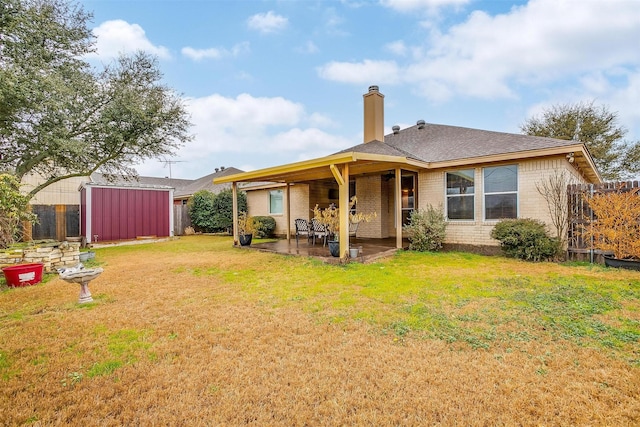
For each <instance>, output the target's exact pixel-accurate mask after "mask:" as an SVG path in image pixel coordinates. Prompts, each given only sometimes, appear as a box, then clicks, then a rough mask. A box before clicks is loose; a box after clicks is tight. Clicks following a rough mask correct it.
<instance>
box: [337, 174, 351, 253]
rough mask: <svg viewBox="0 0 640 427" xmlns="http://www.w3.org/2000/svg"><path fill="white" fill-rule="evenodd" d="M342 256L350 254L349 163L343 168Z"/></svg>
mask: <svg viewBox="0 0 640 427" xmlns="http://www.w3.org/2000/svg"><path fill="white" fill-rule="evenodd" d="M339 188H340V190H339V197H340V258H341V259H345V258H347V256H348V254H349V164H348V163H345V165H344V167H343V168H342V184H340V187H339Z"/></svg>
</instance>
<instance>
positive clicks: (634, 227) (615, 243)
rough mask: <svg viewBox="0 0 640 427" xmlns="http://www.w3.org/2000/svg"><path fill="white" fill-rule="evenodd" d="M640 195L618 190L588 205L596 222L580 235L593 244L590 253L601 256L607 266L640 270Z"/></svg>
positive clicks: (584, 229) (599, 197) (592, 222)
mask: <svg viewBox="0 0 640 427" xmlns="http://www.w3.org/2000/svg"><path fill="white" fill-rule="evenodd" d="M639 191H640V189H639V188H636V189H633V190H630V191H622V188H619V189H618V190H617V191H615V192H609V193H600V194H596V195H595V196H593V197H592V198H591V199H589V200H588V201H587V202H588V204H589V206H590V207H591V210H592V211H593V214H594V217H595V219H594V220H593V221H591V222H590V223H589V224H588V225H585V226H584V227H583V235H584V236H585V237H587V238H588V239H590V240H591V241H592V248H593V249H598V250H600V251H602V252H603V253H604V259H605V264H606V265H608V266H611V267H624V268H630V269H633V270H640V194H638V192H639ZM607 253H608V254H611V253H613V257H611V256H610V255H607Z"/></svg>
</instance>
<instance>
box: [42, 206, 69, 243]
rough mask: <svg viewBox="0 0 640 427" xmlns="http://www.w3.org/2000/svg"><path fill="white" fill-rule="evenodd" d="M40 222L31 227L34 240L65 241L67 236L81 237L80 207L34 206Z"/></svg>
mask: <svg viewBox="0 0 640 427" xmlns="http://www.w3.org/2000/svg"><path fill="white" fill-rule="evenodd" d="M31 211H32V212H33V213H35V214H36V215H38V222H37V223H36V224H32V225H31V238H32V239H33V240H44V239H53V240H58V241H63V240H65V239H66V237H67V236H79V235H80V213H79V212H80V207H79V206H78V205H32V206H31Z"/></svg>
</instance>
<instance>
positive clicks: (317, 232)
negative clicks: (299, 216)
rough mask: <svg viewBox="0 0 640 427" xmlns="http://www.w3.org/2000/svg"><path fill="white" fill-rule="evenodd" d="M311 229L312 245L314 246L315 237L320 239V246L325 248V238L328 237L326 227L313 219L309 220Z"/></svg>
mask: <svg viewBox="0 0 640 427" xmlns="http://www.w3.org/2000/svg"><path fill="white" fill-rule="evenodd" d="M311 228H312V229H313V244H314V245H315V244H316V237H322V239H323V240H322V246H325V245H326V244H327V237H329V230H328V229H327V226H326V225H324V224H323V223H321V222H320V221H318V220H317V219H315V218H313V219H312V220H311Z"/></svg>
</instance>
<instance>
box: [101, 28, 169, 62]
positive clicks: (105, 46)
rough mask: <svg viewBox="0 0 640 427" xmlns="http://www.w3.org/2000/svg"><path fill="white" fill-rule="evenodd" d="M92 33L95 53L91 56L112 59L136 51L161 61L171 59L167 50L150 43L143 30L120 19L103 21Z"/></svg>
mask: <svg viewBox="0 0 640 427" xmlns="http://www.w3.org/2000/svg"><path fill="white" fill-rule="evenodd" d="M93 33H94V34H95V36H96V38H97V40H96V48H97V51H96V53H95V54H93V55H94V56H98V57H99V58H102V59H112V58H116V57H118V55H120V54H122V53H124V54H127V53H132V52H135V51H138V50H143V51H145V52H148V53H151V54H153V55H156V56H158V57H159V58H162V59H169V58H171V53H170V52H169V49H167V48H166V47H164V46H156V45H154V44H153V43H151V41H150V40H149V39H148V38H147V35H146V34H145V31H144V29H143V28H142V27H141V26H140V25H138V24H129V23H128V22H126V21H123V20H121V19H117V20H114V21H105V22H103V23H102V24H100V25H99V26H98V27H96V28H94V29H93Z"/></svg>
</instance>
